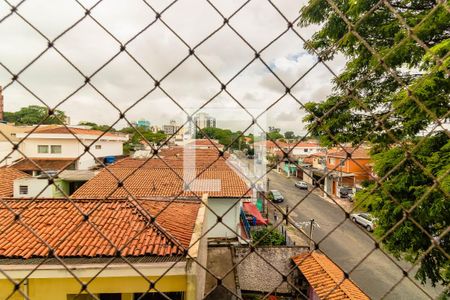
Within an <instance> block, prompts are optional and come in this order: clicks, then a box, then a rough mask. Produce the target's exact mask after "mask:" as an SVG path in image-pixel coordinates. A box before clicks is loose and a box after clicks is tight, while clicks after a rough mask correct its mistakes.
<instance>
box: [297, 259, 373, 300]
mask: <svg viewBox="0 0 450 300" xmlns="http://www.w3.org/2000/svg"><path fill="white" fill-rule="evenodd" d="M292 261H293V263H294V264H295V266H296V267H297V268H298V270H299V273H300V274H299V284H298V286H299V288H300V289H301V291H302V292H303V294H304V295H306V296H307V298H306V299H311V300H316V299H335V300H346V299H348V300H369V299H370V298H369V297H368V296H367V295H366V294H365V293H364V292H363V291H362V290H361V289H360V288H359V287H358V286H357V285H356V284H355V283H354V282H353V281H352V280H351V279H349V278H346V277H345V276H344V272H343V271H342V270H341V269H340V268H339V267H338V266H337V265H336V264H335V263H333V261H331V260H330V259H329V258H328V257H327V256H325V255H324V254H322V253H319V252H304V253H301V254H299V255H297V256H294V257H292Z"/></svg>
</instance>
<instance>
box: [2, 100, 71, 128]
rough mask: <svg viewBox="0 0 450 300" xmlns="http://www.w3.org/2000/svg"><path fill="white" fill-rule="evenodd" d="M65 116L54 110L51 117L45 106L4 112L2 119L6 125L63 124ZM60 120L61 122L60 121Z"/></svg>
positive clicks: (32, 106)
mask: <svg viewBox="0 0 450 300" xmlns="http://www.w3.org/2000/svg"><path fill="white" fill-rule="evenodd" d="M66 118H67V116H66V114H65V113H64V112H63V111H61V110H56V111H55V113H54V114H53V115H51V116H49V115H48V110H47V108H46V107H45V106H38V105H30V106H27V107H22V108H21V109H20V110H19V111H17V112H5V115H4V119H5V121H6V122H8V123H14V124H16V125H36V124H40V122H42V124H63V123H64V122H65V120H66ZM60 120H61V121H60Z"/></svg>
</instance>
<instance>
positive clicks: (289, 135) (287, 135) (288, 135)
mask: <svg viewBox="0 0 450 300" xmlns="http://www.w3.org/2000/svg"><path fill="white" fill-rule="evenodd" d="M284 137H285V138H286V139H288V140H292V139H295V133H294V132H293V131H286V132H285V133H284Z"/></svg>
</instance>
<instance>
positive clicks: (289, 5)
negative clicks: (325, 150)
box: [0, 0, 345, 134]
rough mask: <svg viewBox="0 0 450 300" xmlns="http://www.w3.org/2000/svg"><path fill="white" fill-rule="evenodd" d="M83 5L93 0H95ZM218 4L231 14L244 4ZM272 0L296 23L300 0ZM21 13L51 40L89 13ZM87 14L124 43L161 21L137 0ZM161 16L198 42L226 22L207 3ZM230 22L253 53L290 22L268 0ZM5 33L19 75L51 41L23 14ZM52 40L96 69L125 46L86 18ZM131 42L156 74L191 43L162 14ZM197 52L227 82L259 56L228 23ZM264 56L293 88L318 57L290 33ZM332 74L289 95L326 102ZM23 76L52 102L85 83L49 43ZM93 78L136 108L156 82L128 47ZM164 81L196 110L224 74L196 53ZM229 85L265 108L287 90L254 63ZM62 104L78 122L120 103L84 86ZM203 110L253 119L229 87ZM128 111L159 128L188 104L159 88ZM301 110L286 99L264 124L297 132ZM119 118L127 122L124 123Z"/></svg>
mask: <svg viewBox="0 0 450 300" xmlns="http://www.w3.org/2000/svg"><path fill="white" fill-rule="evenodd" d="M17 2H19V1H18V0H14V1H11V3H17ZM80 2H81V3H82V4H83V5H84V6H85V7H90V6H92V5H93V4H95V2H96V1H87V0H84V1H83V0H80ZM212 2H213V3H214V4H215V5H216V6H217V8H218V9H219V10H220V11H221V13H222V14H223V15H225V16H227V17H228V16H230V15H231V14H232V13H233V12H234V11H235V10H236V9H237V8H238V7H239V6H240V5H242V4H243V3H244V2H245V1H239V0H216V1H212ZM274 2H275V3H276V4H277V6H278V8H279V9H280V10H281V11H282V12H283V13H284V14H285V16H286V17H287V18H288V19H289V20H294V19H295V18H296V17H297V16H298V14H299V10H300V8H301V6H302V3H303V2H304V0H297V1H294V0H278V1H274ZM148 3H149V4H150V5H151V6H152V7H153V8H154V9H155V10H156V11H158V12H160V11H162V10H164V8H165V7H166V6H167V5H169V4H170V1H161V0H159V1H153V0H148ZM9 9H10V8H9V7H8V5H7V4H5V3H4V2H0V19H1V18H3V17H4V16H5V15H7V14H8V13H9ZM18 12H19V13H20V14H21V15H22V16H23V17H24V18H26V19H27V20H28V21H29V22H30V23H32V24H33V25H34V26H35V27H36V28H38V29H39V30H40V31H42V33H43V34H44V35H45V36H47V37H48V38H49V39H50V40H53V39H54V38H56V37H57V36H58V35H60V34H61V32H62V31H64V30H66V28H69V27H70V26H71V25H72V24H74V23H75V22H77V20H79V19H80V18H82V17H83V16H84V10H83V8H82V7H81V6H80V5H79V4H77V3H76V1H74V0H28V1H25V2H24V3H23V4H22V5H21V6H20V7H19V9H18ZM91 15H92V17H94V18H95V19H96V20H97V21H98V22H100V23H101V24H102V25H103V26H104V27H105V28H106V29H107V30H109V31H110V32H111V33H112V34H113V35H114V36H115V37H116V38H117V39H118V40H119V41H121V42H122V43H124V44H125V43H126V42H128V41H129V40H130V39H131V38H133V37H134V36H135V35H136V34H137V33H139V32H140V31H142V30H143V29H144V28H145V27H146V26H147V25H148V24H149V23H151V22H152V21H153V20H155V13H154V12H153V11H152V10H151V9H149V8H148V6H146V5H145V3H144V2H143V1H141V0H133V1H132V0H128V1H123V0H121V1H119V0H104V1H102V2H101V3H100V4H98V5H97V6H96V7H95V8H93V9H92V11H91ZM161 18H162V20H163V21H164V22H166V23H167V24H168V25H169V26H170V27H172V28H173V30H174V31H175V32H176V33H177V34H178V35H179V36H180V37H181V38H182V39H183V40H184V41H185V42H186V43H187V44H188V45H189V46H190V47H194V46H196V45H197V44H198V43H200V42H201V41H202V40H203V39H204V38H205V37H207V36H208V35H209V34H211V33H212V32H213V31H214V30H216V29H217V28H219V27H220V26H221V25H222V24H223V19H222V18H221V17H220V15H219V14H218V13H217V12H216V11H215V10H214V9H213V8H212V7H211V6H210V5H209V4H208V3H207V2H206V1H205V0H180V1H177V2H176V3H175V4H174V5H173V6H171V7H170V8H168V9H167V11H165V12H164V13H163V14H162V15H161ZM230 24H231V25H232V26H233V27H234V28H235V29H236V30H237V31H238V32H239V33H240V34H241V35H242V36H243V37H244V38H245V39H246V40H247V41H248V42H249V43H250V44H251V45H252V46H253V47H254V48H255V49H257V50H260V49H262V48H264V47H265V46H266V45H267V44H268V43H270V41H272V40H273V39H274V38H275V37H276V36H278V35H279V34H280V33H282V32H283V30H285V28H286V26H287V24H286V21H285V20H284V19H283V18H282V17H281V16H280V15H279V14H278V12H277V11H276V10H275V9H274V8H273V7H272V6H270V4H269V2H268V1H266V0H253V1H251V2H250V3H249V4H247V5H246V6H245V7H244V8H243V9H242V10H241V11H240V12H239V13H237V14H236V15H235V16H233V17H232V18H231V19H230ZM317 28H318V27H308V28H299V27H298V26H296V27H295V30H296V31H297V32H298V33H299V34H300V35H302V36H303V37H304V38H306V39H307V38H309V37H311V36H312V35H313V34H314V32H315V31H316V30H317ZM0 37H1V46H0V62H1V63H2V64H3V65H5V66H6V67H7V68H9V69H10V70H11V71H12V72H13V73H17V72H19V71H20V70H21V69H22V68H24V67H25V66H26V65H27V64H28V63H29V62H30V61H31V60H32V59H34V58H35V57H37V56H38V55H39V53H41V52H42V51H43V50H44V49H46V47H47V41H46V40H45V38H43V37H42V36H41V35H39V34H38V33H37V32H36V31H35V30H34V29H33V28H31V27H30V26H29V25H28V24H26V23H25V22H24V21H23V20H22V19H21V18H20V17H19V16H17V15H12V16H10V17H8V18H7V19H5V20H4V21H3V22H1V23H0ZM55 47H56V48H57V49H58V50H59V51H60V52H61V53H62V54H64V55H65V56H66V57H67V59H69V60H70V61H71V62H72V63H73V64H74V65H76V66H77V67H78V68H79V70H80V71H81V72H82V73H83V74H85V75H91V74H92V73H94V72H95V71H96V70H97V69H98V68H100V67H101V66H102V65H103V64H104V63H105V62H107V61H108V60H109V59H111V58H112V57H113V56H114V55H116V54H117V53H118V51H119V43H118V42H117V41H115V40H114V39H113V38H112V37H111V36H110V35H108V33H106V32H105V30H103V29H102V28H101V27H100V26H99V25H98V24H96V23H95V21H93V20H92V19H91V18H90V17H89V16H88V17H86V18H84V19H83V20H82V21H81V22H80V23H79V24H78V25H76V26H75V27H73V28H72V29H70V30H69V31H68V32H67V33H66V34H64V35H63V36H62V37H61V38H59V39H58V40H57V41H56V42H55ZM127 49H128V51H129V52H130V54H131V55H132V56H133V57H134V58H135V59H136V60H137V61H138V62H139V63H140V64H142V66H144V67H145V69H146V70H147V71H148V72H149V73H150V74H151V75H152V76H153V77H155V78H157V79H158V80H159V79H161V78H162V77H163V76H165V75H166V74H167V72H168V71H169V70H170V69H172V68H173V67H174V66H175V65H177V64H178V63H179V62H180V61H181V60H182V59H183V58H184V57H185V56H186V55H187V54H188V48H187V46H186V45H184V44H183V42H181V41H180V39H179V38H177V37H176V36H175V35H174V34H173V33H172V32H170V31H169V30H168V29H167V28H166V27H165V26H164V25H163V24H162V23H161V21H157V22H156V23H155V24H153V25H152V26H150V27H149V28H148V29H147V30H145V31H143V32H142V33H141V34H140V35H138V36H137V37H136V38H135V39H133V40H132V41H131V42H129V43H128V44H127ZM196 54H197V55H198V57H199V58H200V59H201V60H202V61H203V62H204V64H205V65H206V66H208V68H210V69H211V70H212V71H213V72H214V74H216V76H217V77H218V78H219V79H220V80H221V81H223V82H227V81H228V80H230V79H231V78H232V77H233V76H234V75H235V74H236V73H237V72H238V71H239V70H240V69H242V68H243V67H244V66H245V65H246V64H248V63H249V62H250V61H251V60H252V58H253V57H254V52H253V51H252V50H251V49H250V48H249V46H248V45H246V44H245V43H244V42H243V41H242V40H241V39H240V38H239V37H238V36H237V35H236V34H235V33H234V32H233V31H232V30H231V29H230V28H229V27H228V26H224V27H223V28H222V29H221V30H220V31H218V32H217V33H216V34H214V35H213V36H212V37H211V38H210V39H209V40H208V41H206V42H204V43H203V44H202V45H201V46H199V47H198V48H197V49H196ZM261 57H262V59H263V60H264V61H265V62H266V63H267V65H268V66H270V68H271V69H272V70H273V71H274V72H275V73H276V74H277V75H278V76H279V78H280V79H282V80H283V81H284V82H285V83H286V84H287V85H291V84H293V83H294V82H295V81H296V80H297V79H298V78H299V77H300V76H302V75H303V74H304V73H305V72H306V71H307V70H308V69H309V68H310V67H311V66H313V65H314V64H315V63H316V57H314V56H312V55H310V54H308V53H307V52H306V51H305V50H304V48H303V43H302V41H301V40H300V39H299V38H298V37H297V36H296V35H295V34H294V33H293V32H291V31H288V32H287V33H286V34H285V35H284V36H282V37H281V38H280V39H279V40H278V41H276V42H275V43H273V44H272V45H271V46H270V47H268V48H267V49H266V50H264V52H262V55H261ZM344 63H345V60H344V59H343V58H342V57H340V56H337V57H336V58H335V60H334V61H333V62H330V63H329V65H330V67H331V68H332V69H333V70H334V71H335V72H337V73H339V71H340V70H342V67H343V65H344ZM332 78H333V75H332V74H331V73H330V72H329V71H328V70H327V69H326V68H325V67H324V66H323V65H322V64H318V65H317V66H316V67H315V68H314V69H313V70H312V71H311V72H310V73H309V74H308V75H307V76H305V77H304V79H302V80H301V81H300V82H299V83H298V84H297V85H296V86H295V88H294V89H293V94H294V95H295V96H296V97H297V99H298V100H300V101H301V102H307V101H322V100H323V99H325V97H326V96H327V95H329V94H330V92H331V80H332ZM19 80H20V81H21V82H22V83H23V84H24V85H25V86H27V87H28V88H29V89H30V90H31V91H33V93H35V94H36V95H37V96H39V97H40V98H41V99H42V100H43V101H45V102H46V103H47V104H48V105H49V106H55V105H57V104H58V103H59V102H60V101H61V100H62V99H64V98H66V97H67V96H68V95H70V94H71V93H73V92H74V91H75V90H76V89H77V88H79V87H80V86H81V85H83V83H84V78H83V76H82V75H81V74H80V73H79V72H78V71H77V70H76V69H75V68H73V67H72V66H71V65H70V64H69V63H68V62H67V61H65V60H64V59H63V58H62V57H61V56H60V55H59V54H58V53H57V52H56V51H55V50H53V49H50V50H48V51H47V52H46V53H45V54H44V55H43V56H42V57H40V58H39V59H38V60H37V61H36V62H35V63H34V64H33V65H32V66H31V67H29V68H28V69H26V70H25V71H24V72H23V73H22V74H21V75H20V77H19ZM10 82H11V75H10V74H9V73H8V72H7V71H6V70H5V69H4V68H3V67H1V66H0V85H2V86H5V85H8V84H9V83H10ZM91 82H92V84H93V85H95V87H96V88H97V89H98V91H99V92H101V93H102V94H103V95H104V96H106V97H107V98H109V99H110V100H111V101H112V102H113V103H114V104H115V105H116V106H117V107H118V108H119V109H121V110H125V109H127V108H128V107H130V106H131V105H132V104H133V103H135V102H136V101H137V100H138V99H140V98H141V97H143V96H144V95H145V94H146V93H147V92H149V91H150V90H151V88H152V87H153V80H152V79H151V78H150V77H149V76H148V75H147V74H146V73H145V72H144V71H143V70H142V69H141V68H140V67H139V66H138V64H136V62H134V61H133V59H132V58H130V56H129V55H128V54H127V53H124V52H123V53H121V54H120V55H118V56H117V57H116V58H115V59H114V60H113V61H112V62H111V63H109V64H108V65H107V66H106V67H105V68H103V69H102V70H100V71H99V72H98V73H97V74H95V76H94V77H93V78H92V80H91ZM161 87H162V88H163V89H164V90H165V91H166V92H167V93H168V94H169V95H170V96H171V97H173V98H174V99H175V100H176V101H177V102H178V104H179V105H181V106H182V107H184V108H185V109H186V111H188V112H192V111H194V110H195V109H197V108H198V107H200V106H201V105H202V104H203V103H205V101H207V100H209V99H210V98H211V97H212V96H214V95H215V94H216V93H217V92H219V91H220V84H219V83H218V81H217V80H216V79H215V78H214V77H213V76H212V75H211V74H209V72H208V71H207V70H206V69H205V67H204V66H202V65H201V64H200V63H199V62H198V60H197V59H195V57H190V58H189V59H187V60H186V61H185V62H184V63H183V64H181V65H180V66H179V67H178V69H177V70H176V71H174V72H173V73H172V74H170V75H169V76H168V77H166V78H165V79H164V80H163V81H162V82H161ZM227 90H228V91H229V92H230V94H232V95H233V96H234V97H235V98H236V99H237V100H239V102H240V103H241V104H242V105H243V106H244V107H246V108H248V109H249V110H253V112H257V111H259V112H262V111H264V110H266V108H267V107H269V106H270V105H271V104H272V103H273V102H274V101H275V100H276V99H278V98H279V97H280V96H281V95H282V94H283V93H284V90H285V88H284V87H283V86H282V85H281V84H280V82H279V81H278V80H277V79H276V78H275V77H274V76H273V75H272V73H270V72H269V70H268V69H267V67H266V66H264V65H263V64H262V63H261V62H260V61H255V62H254V63H252V64H251V65H250V66H249V67H248V68H247V69H246V70H245V71H244V72H242V73H241V74H240V75H239V76H238V77H237V78H236V79H235V80H233V81H232V82H231V83H230V84H229V85H228V86H227ZM4 96H5V110H6V111H16V110H18V109H19V108H20V107H23V106H27V105H31V104H37V105H39V104H40V102H39V101H38V100H37V99H36V98H35V97H34V96H32V95H31V94H30V93H29V92H27V91H26V90H25V89H24V88H22V87H21V86H20V85H19V84H17V83H14V84H12V85H10V86H9V87H8V88H7V89H6V90H5V91H4ZM59 108H60V109H62V110H64V111H65V112H66V113H67V114H68V115H69V116H70V117H71V122H72V124H77V123H78V122H79V121H83V120H86V121H93V122H97V123H100V124H111V123H113V122H114V121H115V120H117V117H118V112H117V110H116V109H115V108H113V107H112V106H111V105H110V104H109V103H108V102H106V101H105V100H104V98H103V97H102V96H101V95H100V94H99V93H98V92H97V91H95V90H94V89H93V88H92V87H90V86H85V87H84V88H82V89H81V90H80V91H78V92H77V93H75V94H74V95H73V96H72V97H70V98H69V99H68V100H67V101H66V102H65V103H64V104H62V105H61V106H60V107H59ZM205 110H206V111H207V112H210V113H211V114H212V115H213V116H214V117H216V118H217V123H218V126H220V127H231V129H233V130H243V129H245V127H247V126H248V124H249V123H250V121H251V118H250V116H248V115H247V114H246V113H245V112H244V111H243V110H242V109H241V108H240V107H239V105H238V104H237V103H236V102H235V101H234V100H233V99H232V98H231V97H230V96H229V95H227V94H226V93H224V92H223V93H221V94H220V95H219V96H217V97H216V98H215V99H214V100H213V101H212V102H211V103H209V104H208V105H207V106H206V107H205ZM126 115H127V118H128V119H129V120H130V121H132V120H137V119H141V118H144V119H147V120H149V121H150V122H151V123H152V124H156V125H163V124H165V123H168V121H169V120H170V119H176V120H178V121H179V122H181V121H182V120H184V119H185V118H184V116H185V114H184V113H183V112H182V110H181V109H180V108H178V107H177V105H176V104H175V103H174V102H173V101H172V100H170V99H169V98H168V97H167V96H166V95H165V94H164V93H163V92H162V91H161V90H159V89H157V90H156V91H154V92H153V93H151V94H149V95H148V96H147V97H145V98H144V99H143V100H142V101H141V102H139V103H138V104H137V105H136V106H135V107H134V108H132V109H131V110H130V111H129V112H128V113H127V114H126ZM303 116H304V113H303V112H302V111H301V110H300V104H299V103H297V102H296V101H295V100H294V99H293V98H292V97H285V98H283V99H282V100H281V101H280V102H278V103H277V104H276V105H274V106H273V107H272V108H270V109H269V110H268V111H267V112H266V113H264V114H263V116H262V118H265V121H264V122H263V123H264V124H265V126H270V125H272V126H276V127H279V128H281V130H282V131H283V132H284V131H287V130H293V131H294V132H296V133H297V134H300V133H302V132H303V124H302V122H301V120H302V118H303ZM123 125H124V123H123V122H121V123H119V125H118V127H121V126H123Z"/></svg>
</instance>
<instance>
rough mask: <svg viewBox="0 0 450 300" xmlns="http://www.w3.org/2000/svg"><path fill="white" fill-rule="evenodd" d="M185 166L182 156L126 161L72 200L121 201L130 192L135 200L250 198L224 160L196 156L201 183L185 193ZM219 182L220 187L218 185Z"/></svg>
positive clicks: (86, 185)
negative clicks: (121, 184) (149, 198)
mask: <svg viewBox="0 0 450 300" xmlns="http://www.w3.org/2000/svg"><path fill="white" fill-rule="evenodd" d="M185 167H186V166H185V165H184V161H183V159H182V157H177V158H170V157H167V158H166V157H164V158H163V159H150V160H148V161H146V160H140V159H131V158H125V159H123V160H120V161H118V162H117V163H116V164H114V165H111V166H109V167H108V169H104V170H102V171H101V172H100V173H99V174H98V175H97V176H95V177H94V178H93V179H91V180H90V181H88V182H87V183H85V184H84V185H83V186H82V187H81V188H79V189H78V190H77V191H76V192H75V193H74V194H73V195H72V197H73V198H97V199H103V198H106V197H112V198H121V197H127V196H128V195H129V193H130V194H132V195H133V196H134V197H158V196H162V197H176V196H179V197H197V196H198V197H200V196H201V195H202V194H203V193H208V195H209V197H213V198H214V197H216V198H220V197H224V198H240V197H249V196H250V191H249V187H248V186H247V184H246V183H245V182H244V180H243V179H242V178H241V177H240V176H239V175H238V173H237V172H236V171H234V170H233V169H232V168H231V167H230V166H229V165H228V164H227V163H226V160H225V159H224V158H219V159H218V160H217V157H216V156H215V157H204V156H203V157H202V156H197V157H196V162H195V165H194V166H193V167H194V168H193V169H190V172H192V174H193V175H195V176H198V177H197V178H198V179H199V181H197V182H195V183H194V185H193V186H192V187H191V189H192V191H189V190H184V181H183V178H184V175H185V174H184V170H186V169H185ZM186 174H188V172H186ZM116 177H117V178H116ZM188 178H189V177H188ZM193 179H194V178H191V179H190V180H193ZM203 179H209V180H210V181H208V182H206V181H203ZM211 179H212V180H213V181H211ZM118 180H120V181H123V186H122V187H118ZM187 181H188V180H187ZM217 181H218V183H219V184H220V186H216V182H217ZM128 192H129V193H128Z"/></svg>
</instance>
